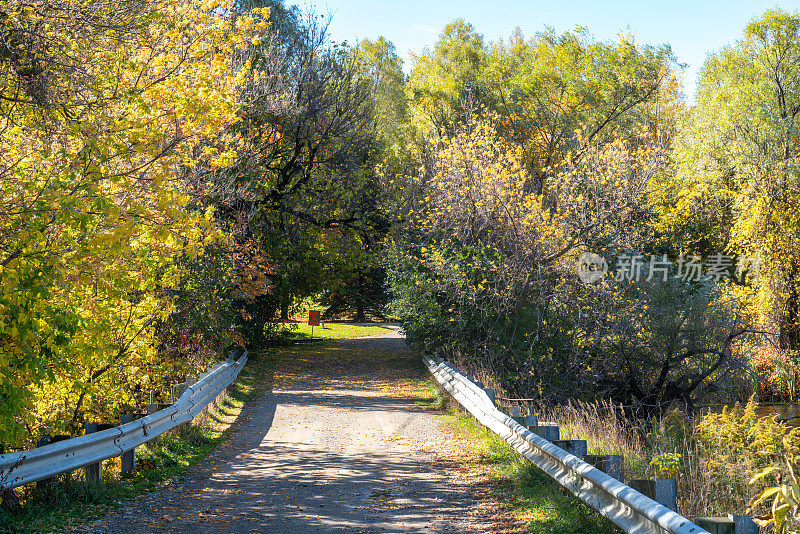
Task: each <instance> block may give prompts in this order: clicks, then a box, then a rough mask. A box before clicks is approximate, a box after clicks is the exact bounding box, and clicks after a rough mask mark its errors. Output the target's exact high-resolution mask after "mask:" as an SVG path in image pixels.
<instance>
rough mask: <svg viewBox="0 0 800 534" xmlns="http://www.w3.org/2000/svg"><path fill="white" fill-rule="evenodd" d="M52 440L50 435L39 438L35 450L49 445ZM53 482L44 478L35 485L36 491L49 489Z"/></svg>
mask: <svg viewBox="0 0 800 534" xmlns="http://www.w3.org/2000/svg"><path fill="white" fill-rule="evenodd" d="M52 439H53V438H52V437H51V436H50V434H45V435H44V436H39V439H37V440H36V448H37V449H38V448H39V447H44V446H45V445H49V444H50V442H51V440H52ZM51 482H53V479H52V478H45V479H44V480H40V481H39V482H37V483H36V489H37V490H43V489H46V488H48V487H50V483H51Z"/></svg>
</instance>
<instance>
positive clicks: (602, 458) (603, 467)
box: [583, 454, 625, 482]
mask: <svg viewBox="0 0 800 534" xmlns="http://www.w3.org/2000/svg"><path fill="white" fill-rule="evenodd" d="M583 460H584V461H585V462H586V463H587V464H592V465H593V466H595V467H596V468H597V469H599V470H600V471H602V472H603V473H605V474H607V475H609V476H611V477H614V478H616V479H617V480H619V481H620V482H622V481H623V480H625V459H624V457H623V456H622V455H621V454H600V455H595V454H589V455H586V457H585V458H584V459H583Z"/></svg>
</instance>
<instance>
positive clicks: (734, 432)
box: [526, 400, 797, 519]
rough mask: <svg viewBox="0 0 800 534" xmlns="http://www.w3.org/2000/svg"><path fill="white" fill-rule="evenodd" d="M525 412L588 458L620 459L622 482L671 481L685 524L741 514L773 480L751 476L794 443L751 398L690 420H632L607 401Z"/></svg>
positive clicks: (678, 415)
mask: <svg viewBox="0 0 800 534" xmlns="http://www.w3.org/2000/svg"><path fill="white" fill-rule="evenodd" d="M526 409H527V411H528V412H529V413H536V414H537V415H538V416H539V419H540V420H541V421H548V422H553V423H555V424H557V425H558V426H559V427H560V431H561V436H562V439H584V440H586V442H587V450H588V453H589V454H622V455H624V457H625V476H626V478H628V479H630V478H656V477H658V478H677V480H678V510H677V511H678V513H680V514H681V515H684V516H685V517H689V518H690V519H691V518H693V517H697V516H717V515H727V514H729V513H747V512H748V505H749V503H750V502H751V501H752V500H753V498H754V497H755V496H756V495H757V494H758V493H759V492H760V491H761V489H763V487H764V485H765V484H766V485H769V483H771V482H774V480H770V479H769V478H768V479H767V480H765V481H764V483H762V484H750V483H749V482H750V479H751V478H752V477H753V476H754V475H755V474H756V473H758V472H759V471H760V470H761V469H763V468H764V467H766V466H768V465H771V464H774V463H777V461H778V459H779V458H780V455H781V454H782V452H783V451H784V450H785V449H786V446H787V445H786V444H787V443H789V444H792V443H793V444H794V446H796V445H797V439H796V438H797V431H795V430H791V429H789V428H788V427H787V426H786V425H785V424H783V423H779V422H777V421H776V420H775V418H769V417H762V416H759V415H758V414H757V413H756V410H755V404H754V402H753V401H751V402H750V403H748V404H746V405H737V406H736V407H734V408H732V409H725V410H723V412H722V413H707V414H704V415H697V416H694V417H689V416H687V415H686V414H685V413H683V412H681V411H679V410H674V411H672V412H669V413H667V414H666V415H665V416H663V417H661V418H654V419H651V420H648V421H639V422H632V421H631V420H630V419H629V418H627V417H626V415H625V412H624V410H623V408H621V407H620V406H617V405H614V404H613V403H611V402H609V401H606V400H599V401H595V402H580V401H571V402H568V403H566V404H562V405H558V406H548V405H528V406H526ZM784 437H788V438H789V439H788V440H784V439H783V438H784ZM789 447H790V448H791V447H792V445H789Z"/></svg>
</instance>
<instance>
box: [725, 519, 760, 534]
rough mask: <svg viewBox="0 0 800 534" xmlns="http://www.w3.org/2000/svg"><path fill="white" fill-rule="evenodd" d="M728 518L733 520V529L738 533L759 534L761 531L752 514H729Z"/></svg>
mask: <svg viewBox="0 0 800 534" xmlns="http://www.w3.org/2000/svg"><path fill="white" fill-rule="evenodd" d="M728 519H730V520H731V521H733V531H734V532H736V534H759V532H760V531H761V529H759V528H758V525H756V524H755V522H754V521H753V518H752V516H749V515H740V514H728Z"/></svg>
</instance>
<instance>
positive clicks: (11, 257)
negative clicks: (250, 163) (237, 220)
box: [0, 0, 268, 443]
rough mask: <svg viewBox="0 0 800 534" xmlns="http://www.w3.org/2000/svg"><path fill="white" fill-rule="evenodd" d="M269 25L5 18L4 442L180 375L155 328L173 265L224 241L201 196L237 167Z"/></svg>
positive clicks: (204, 18)
mask: <svg viewBox="0 0 800 534" xmlns="http://www.w3.org/2000/svg"><path fill="white" fill-rule="evenodd" d="M209 13H211V14H209ZM267 15H268V13H267V12H262V11H259V10H255V11H253V12H251V14H250V15H248V16H239V17H234V16H233V14H232V12H231V6H230V5H229V4H225V3H218V2H211V1H204V2H200V1H189V2H180V3H176V2H171V1H166V0H165V1H157V0H154V1H141V0H132V1H122V2H111V3H109V2H88V3H83V4H81V5H80V6H78V5H76V4H71V3H63V2H51V1H50V0H41V1H37V2H34V3H18V4H14V5H9V6H7V7H6V8H5V9H2V10H0V24H1V26H0V131H1V132H2V135H1V136H0V153H1V154H2V155H0V439H2V440H4V441H7V442H12V443H15V442H16V443H19V442H20V441H21V440H23V439H25V436H26V431H27V437H28V439H30V437H31V435H30V434H31V433H34V432H38V431H40V428H37V425H45V426H46V427H48V428H51V429H57V428H61V429H65V430H66V429H67V428H66V427H67V426H69V424H70V423H75V422H76V421H77V419H79V418H80V417H81V416H82V415H81V414H82V410H84V409H87V406H90V407H91V409H95V410H97V411H98V412H99V413H108V412H111V411H114V410H116V409H117V408H118V407H119V406H121V405H124V404H126V403H127V402H128V401H129V399H130V398H131V396H132V395H133V392H134V391H135V389H136V387H138V386H141V385H142V384H144V383H147V381H148V380H149V379H150V377H152V378H154V379H155V378H157V377H158V376H159V374H160V373H165V372H168V371H169V368H170V367H171V365H172V364H171V363H170V362H165V361H164V360H162V359H160V358H159V357H158V354H157V352H156V345H157V343H156V342H155V339H154V336H155V334H156V332H155V327H154V325H155V323H156V322H157V321H158V320H159V319H165V318H166V317H167V316H168V315H169V313H170V310H171V301H170V298H168V295H167V294H166V292H168V290H170V289H172V288H175V287H176V286H178V285H179V282H180V269H179V266H178V262H177V261H176V260H177V259H178V258H181V257H185V258H188V259H190V260H191V259H193V258H196V257H197V256H198V254H200V253H201V252H202V250H203V246H204V245H205V244H208V243H210V242H211V241H213V240H214V239H216V238H217V237H218V236H219V232H218V230H217V228H216V227H215V224H214V222H213V210H210V209H209V210H201V209H196V207H193V206H192V205H191V204H190V199H191V193H193V192H195V191H197V190H199V189H202V188H203V187H204V185H203V184H204V182H205V177H207V175H208V173H213V172H216V170H217V169H219V168H221V167H223V166H225V165H226V162H227V161H228V160H229V159H230V158H232V157H234V156H235V154H236V149H237V140H236V139H235V138H233V137H231V136H227V135H225V133H226V132H225V130H226V128H227V127H229V126H230V125H232V124H234V123H235V122H236V121H237V120H238V117H237V115H236V110H237V107H238V104H237V102H238V96H239V91H240V88H241V86H242V83H243V82H244V79H245V72H246V71H247V70H248V65H249V51H250V49H251V47H252V46H253V42H254V40H255V42H257V40H258V36H259V35H260V34H261V33H262V32H263V31H264V29H265V28H266V26H267V23H266V16H267Z"/></svg>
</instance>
